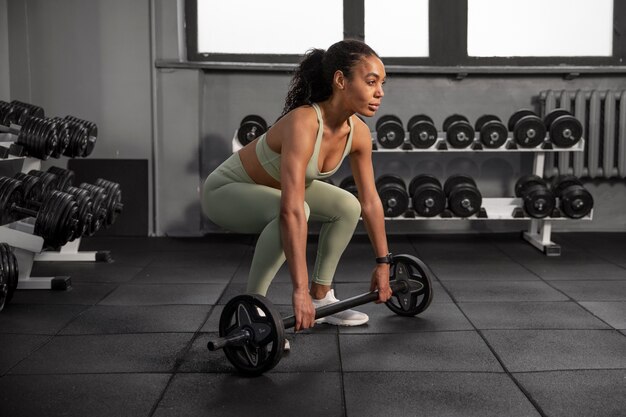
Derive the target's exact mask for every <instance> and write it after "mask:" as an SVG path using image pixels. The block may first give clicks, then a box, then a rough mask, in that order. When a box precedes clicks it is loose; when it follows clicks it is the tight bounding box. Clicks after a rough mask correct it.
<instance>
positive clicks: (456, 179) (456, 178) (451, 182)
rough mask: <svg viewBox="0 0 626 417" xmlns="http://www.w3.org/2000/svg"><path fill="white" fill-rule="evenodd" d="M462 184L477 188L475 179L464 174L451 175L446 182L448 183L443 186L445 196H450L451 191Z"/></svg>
mask: <svg viewBox="0 0 626 417" xmlns="http://www.w3.org/2000/svg"><path fill="white" fill-rule="evenodd" d="M460 184H470V185H473V186H474V187H476V181H474V178H472V177H470V176H467V175H462V174H455V175H450V176H449V177H448V179H447V180H446V182H445V183H444V184H443V192H444V194H445V195H446V196H448V195H450V191H451V190H452V189H453V188H454V187H456V186H457V185H460Z"/></svg>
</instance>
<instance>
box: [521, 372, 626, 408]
mask: <svg viewBox="0 0 626 417" xmlns="http://www.w3.org/2000/svg"><path fill="white" fill-rule="evenodd" d="M514 377H515V379H517V380H518V381H519V382H520V384H521V385H522V386H523V387H524V389H525V390H526V391H527V392H528V393H529V394H530V395H531V396H532V398H533V399H534V400H535V401H536V402H537V403H538V404H539V406H540V407H541V409H542V410H543V411H544V413H545V414H546V415H548V416H551V417H588V416H602V417H623V416H624V410H626V383H625V382H624V381H626V370H615V371H562V372H540V373H525V374H514Z"/></svg>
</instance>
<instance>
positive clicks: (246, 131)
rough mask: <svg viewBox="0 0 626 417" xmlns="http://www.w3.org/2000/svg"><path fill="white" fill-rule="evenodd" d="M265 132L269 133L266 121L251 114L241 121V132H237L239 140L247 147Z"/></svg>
mask: <svg viewBox="0 0 626 417" xmlns="http://www.w3.org/2000/svg"><path fill="white" fill-rule="evenodd" d="M265 132H267V122H266V121H265V119H263V118H262V117H261V116H258V115H256V114H250V115H248V116H246V117H244V118H243V119H242V120H241V123H240V124H239V130H237V140H239V143H241V144H242V145H244V146H245V145H247V144H248V143H250V142H252V141H253V140H255V139H256V138H258V137H259V136H261V135H262V134H264V133H265Z"/></svg>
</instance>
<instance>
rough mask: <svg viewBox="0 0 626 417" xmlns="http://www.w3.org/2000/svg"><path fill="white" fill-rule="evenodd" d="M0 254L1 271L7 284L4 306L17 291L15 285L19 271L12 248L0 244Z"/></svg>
mask: <svg viewBox="0 0 626 417" xmlns="http://www.w3.org/2000/svg"><path fill="white" fill-rule="evenodd" d="M0 254H1V262H2V271H3V273H4V275H5V278H6V282H7V296H6V300H5V304H6V303H8V302H9V301H11V298H13V294H14V293H15V290H16V289H17V284H18V280H19V275H20V273H19V269H18V267H17V258H16V257H15V254H14V253H13V248H11V246H9V245H8V244H7V243H0Z"/></svg>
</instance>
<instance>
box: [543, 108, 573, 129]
mask: <svg viewBox="0 0 626 417" xmlns="http://www.w3.org/2000/svg"><path fill="white" fill-rule="evenodd" d="M571 115H572V113H570V112H569V111H567V110H565V109H554V110H552V111H551V112H550V113H548V114H546V115H545V116H544V118H543V123H544V124H545V125H546V128H548V129H550V126H551V125H552V122H554V121H555V120H556V119H557V118H559V117H561V116H571Z"/></svg>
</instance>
